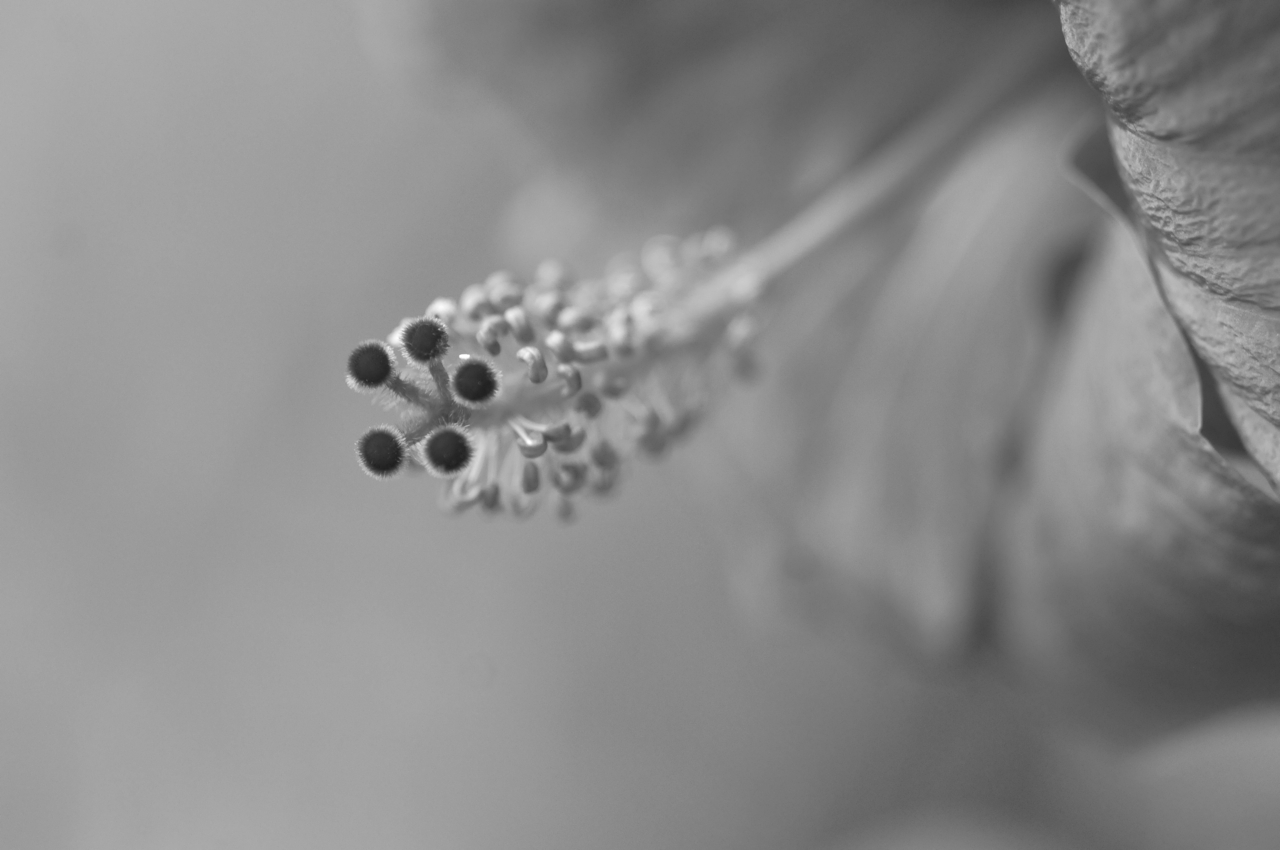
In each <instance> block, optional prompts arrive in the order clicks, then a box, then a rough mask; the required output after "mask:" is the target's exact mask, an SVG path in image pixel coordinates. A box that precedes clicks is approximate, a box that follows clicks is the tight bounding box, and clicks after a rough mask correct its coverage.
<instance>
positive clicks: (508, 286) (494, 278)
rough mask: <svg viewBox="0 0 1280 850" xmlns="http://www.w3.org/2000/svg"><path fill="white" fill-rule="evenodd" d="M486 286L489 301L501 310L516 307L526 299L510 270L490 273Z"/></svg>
mask: <svg viewBox="0 0 1280 850" xmlns="http://www.w3.org/2000/svg"><path fill="white" fill-rule="evenodd" d="M484 288H485V292H486V294H487V295H488V300H489V303H490V304H491V305H493V306H494V307H495V308H497V309H498V310H499V311H501V310H506V309H507V308H508V307H514V306H516V305H517V304H519V303H520V302H521V301H522V300H523V299H524V293H523V292H522V291H521V290H520V286H519V284H517V283H516V281H515V278H513V277H512V276H511V273H510V272H494V273H493V274H491V275H489V278H488V280H486V281H485V282H484Z"/></svg>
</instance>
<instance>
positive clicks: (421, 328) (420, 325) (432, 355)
mask: <svg viewBox="0 0 1280 850" xmlns="http://www.w3.org/2000/svg"><path fill="white" fill-rule="evenodd" d="M395 338H396V342H397V343H398V344H399V346H400V347H401V348H402V349H404V353H405V356H407V357H408V358H409V359H410V360H412V361H414V362H415V363H429V362H431V361H432V360H439V359H440V358H441V357H443V356H444V354H445V352H447V351H448V350H449V329H448V328H446V327H445V325H444V322H442V321H440V320H439V319H429V318H425V317H424V318H421V319H408V320H406V321H405V322H403V323H402V324H401V325H400V328H399V330H397V332H396V335H395Z"/></svg>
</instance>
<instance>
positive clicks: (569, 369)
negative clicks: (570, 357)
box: [556, 363, 582, 398]
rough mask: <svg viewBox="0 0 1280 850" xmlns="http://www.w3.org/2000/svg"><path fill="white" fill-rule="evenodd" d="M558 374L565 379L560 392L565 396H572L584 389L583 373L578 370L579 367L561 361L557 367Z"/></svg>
mask: <svg viewBox="0 0 1280 850" xmlns="http://www.w3.org/2000/svg"><path fill="white" fill-rule="evenodd" d="M556 374H557V375H559V376H560V379H561V380H562V381H564V387H563V388H561V390H560V393H561V395H563V396H564V397H565V398H570V397H572V396H573V395H575V394H577V392H578V390H580V389H582V373H581V372H579V371H578V367H576V366H571V365H569V364H568V363H561V364H560V365H559V366H557V367H556Z"/></svg>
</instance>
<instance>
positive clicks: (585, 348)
mask: <svg viewBox="0 0 1280 850" xmlns="http://www.w3.org/2000/svg"><path fill="white" fill-rule="evenodd" d="M573 359H574V360H577V361H580V362H582V363H599V362H600V361H601V360H607V359H609V349H608V348H607V347H605V344H604V340H603V339H599V338H592V339H580V340H576V341H575V342H574V343H573Z"/></svg>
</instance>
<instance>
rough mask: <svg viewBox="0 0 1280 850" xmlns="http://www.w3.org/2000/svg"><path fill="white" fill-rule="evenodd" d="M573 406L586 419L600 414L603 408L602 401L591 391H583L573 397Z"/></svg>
mask: <svg viewBox="0 0 1280 850" xmlns="http://www.w3.org/2000/svg"><path fill="white" fill-rule="evenodd" d="M573 406H574V408H575V409H576V410H577V411H578V412H579V413H581V414H582V415H583V416H585V417H587V418H588V419H595V418H596V417H597V416H599V415H600V411H601V410H604V402H602V401H601V400H600V396H598V395H596V394H595V393H593V392H585V393H582V394H581V395H579V396H578V397H577V398H576V399H574V402H573Z"/></svg>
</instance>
